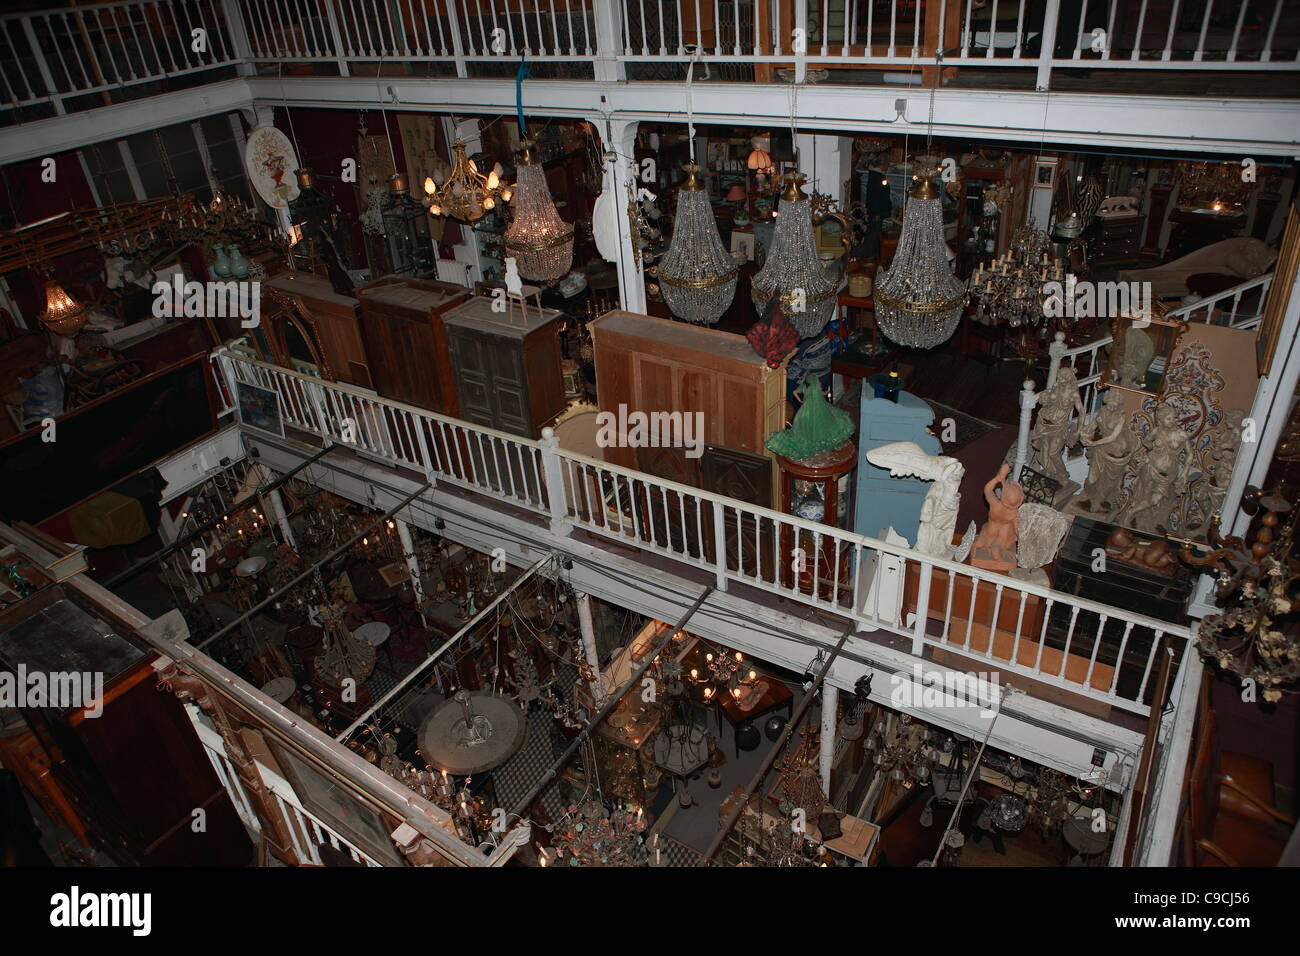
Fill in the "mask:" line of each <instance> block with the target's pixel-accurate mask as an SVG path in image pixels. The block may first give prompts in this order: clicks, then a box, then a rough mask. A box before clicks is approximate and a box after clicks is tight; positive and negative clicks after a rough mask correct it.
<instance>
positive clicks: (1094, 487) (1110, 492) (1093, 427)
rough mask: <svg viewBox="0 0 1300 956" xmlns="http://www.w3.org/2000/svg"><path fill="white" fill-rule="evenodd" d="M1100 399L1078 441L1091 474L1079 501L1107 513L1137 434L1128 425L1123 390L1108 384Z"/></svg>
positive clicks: (1086, 507) (1101, 512)
mask: <svg viewBox="0 0 1300 956" xmlns="http://www.w3.org/2000/svg"><path fill="white" fill-rule="evenodd" d="M1101 401H1102V405H1101V410H1100V411H1098V412H1097V414H1096V415H1094V416H1093V419H1092V421H1090V422H1088V423H1087V424H1086V425H1085V426H1084V427H1083V429H1082V430H1081V431H1080V433H1079V443H1080V444H1081V445H1083V447H1084V452H1085V454H1087V456H1088V477H1087V479H1086V480H1085V481H1084V483H1083V494H1082V495H1081V496H1080V498H1079V505H1080V507H1082V508H1085V509H1086V510H1088V511H1090V512H1092V513H1093V514H1103V515H1108V514H1110V513H1111V511H1112V510H1114V507H1115V503H1116V501H1118V499H1119V490H1120V482H1121V481H1123V480H1124V469H1125V468H1126V467H1127V466H1128V460H1129V458H1130V457H1132V454H1133V446H1134V444H1135V443H1136V436H1134V434H1133V430H1132V429H1131V428H1129V416H1128V413H1127V412H1126V411H1125V409H1124V393H1123V392H1121V391H1117V390H1116V389H1113V388H1108V389H1106V391H1105V393H1104V394H1103V396H1102V400H1101Z"/></svg>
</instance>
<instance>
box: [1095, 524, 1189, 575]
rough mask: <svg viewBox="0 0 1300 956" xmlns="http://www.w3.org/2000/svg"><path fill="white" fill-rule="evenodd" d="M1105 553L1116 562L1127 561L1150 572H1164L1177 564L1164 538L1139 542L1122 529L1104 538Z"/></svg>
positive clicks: (1134, 536)
mask: <svg viewBox="0 0 1300 956" xmlns="http://www.w3.org/2000/svg"><path fill="white" fill-rule="evenodd" d="M1106 553H1107V554H1109V555H1110V556H1111V557H1112V558H1114V559H1115V560H1117V561H1127V562H1128V563H1130V564H1137V565H1141V566H1142V567H1144V568H1150V569H1151V570H1152V571H1164V570H1165V569H1166V568H1172V567H1173V566H1174V565H1176V564H1177V563H1178V559H1177V558H1176V557H1175V556H1174V553H1173V552H1172V551H1170V550H1169V542H1168V541H1166V540H1165V539H1164V538H1155V539H1154V540H1152V541H1140V540H1139V539H1138V538H1137V536H1136V535H1133V534H1131V533H1130V532H1129V531H1127V530H1126V529H1124V528H1116V529H1115V530H1114V531H1112V532H1111V533H1110V536H1109V537H1108V538H1106Z"/></svg>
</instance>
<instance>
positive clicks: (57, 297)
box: [37, 279, 90, 336]
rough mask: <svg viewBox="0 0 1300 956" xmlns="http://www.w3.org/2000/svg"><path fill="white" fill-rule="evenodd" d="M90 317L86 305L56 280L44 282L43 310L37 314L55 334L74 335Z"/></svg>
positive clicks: (42, 322)
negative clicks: (69, 293)
mask: <svg viewBox="0 0 1300 956" xmlns="http://www.w3.org/2000/svg"><path fill="white" fill-rule="evenodd" d="M89 318H90V316H89V315H88V313H87V309H86V306H85V305H84V304H83V303H81V302H78V301H77V300H76V299H74V298H73V297H72V296H70V295H68V293H67V292H66V291H65V290H64V288H63V285H62V284H61V283H60V282H58V280H55V279H51V280H50V281H49V282H47V283H45V311H43V312H42V313H41V314H40V315H38V316H37V319H38V320H39V321H40V323H41V325H43V326H45V327H46V328H47V329H49V330H50V331H51V332H53V333H54V334H55V335H65V336H67V335H76V334H77V333H78V332H80V331H81V329H82V327H83V326H84V325H85V324H86V321H87V320H88V319H89Z"/></svg>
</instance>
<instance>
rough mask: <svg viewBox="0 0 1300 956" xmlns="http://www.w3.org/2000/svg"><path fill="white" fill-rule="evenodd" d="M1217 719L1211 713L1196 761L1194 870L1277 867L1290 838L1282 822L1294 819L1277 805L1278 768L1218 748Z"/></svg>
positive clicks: (1190, 839) (1191, 837) (1191, 802)
mask: <svg viewBox="0 0 1300 956" xmlns="http://www.w3.org/2000/svg"><path fill="white" fill-rule="evenodd" d="M1217 729H1218V728H1217V726H1216V715H1215V712H1214V711H1212V710H1211V711H1209V712H1208V714H1207V715H1206V717H1205V719H1204V721H1203V722H1202V728H1201V737H1200V741H1199V743H1198V744H1197V748H1196V758H1195V760H1194V761H1193V762H1192V773H1191V786H1190V793H1189V799H1188V817H1189V820H1188V822H1189V823H1190V828H1189V831H1190V832H1189V833H1188V835H1187V840H1186V843H1187V844H1188V850H1189V853H1188V856H1189V857H1190V862H1191V863H1192V864H1193V865H1195V866H1276V865H1277V861H1278V858H1279V857H1280V856H1281V855H1282V850H1283V848H1284V847H1285V845H1286V838H1287V835H1286V833H1284V832H1280V830H1281V828H1280V827H1279V824H1283V825H1285V826H1287V827H1293V826H1295V822H1296V821H1295V819H1294V818H1293V817H1290V816H1288V815H1287V814H1285V813H1282V812H1281V811H1279V810H1278V809H1277V808H1276V807H1274V806H1273V768H1272V766H1271V765H1270V764H1268V762H1267V761H1263V760H1260V759H1259V758H1256V757H1249V756H1247V755H1245V754H1236V753H1223V752H1221V750H1220V749H1219V738H1218V733H1217Z"/></svg>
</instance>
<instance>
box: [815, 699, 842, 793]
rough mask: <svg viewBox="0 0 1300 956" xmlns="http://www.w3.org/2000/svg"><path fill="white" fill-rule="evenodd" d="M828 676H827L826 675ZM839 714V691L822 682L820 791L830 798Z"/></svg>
mask: <svg viewBox="0 0 1300 956" xmlns="http://www.w3.org/2000/svg"><path fill="white" fill-rule="evenodd" d="M827 676H828V677H829V676H830V675H829V674H828V675H827ZM839 713H840V689H839V688H838V687H836V686H835V685H834V684H832V683H831V682H830V681H829V680H824V681H822V736H821V752H820V754H819V755H818V756H819V760H820V768H821V778H822V789H823V790H824V791H826V799H827V800H830V798H831V763H832V761H834V759H835V732H836V730H837V729H838V724H839Z"/></svg>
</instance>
